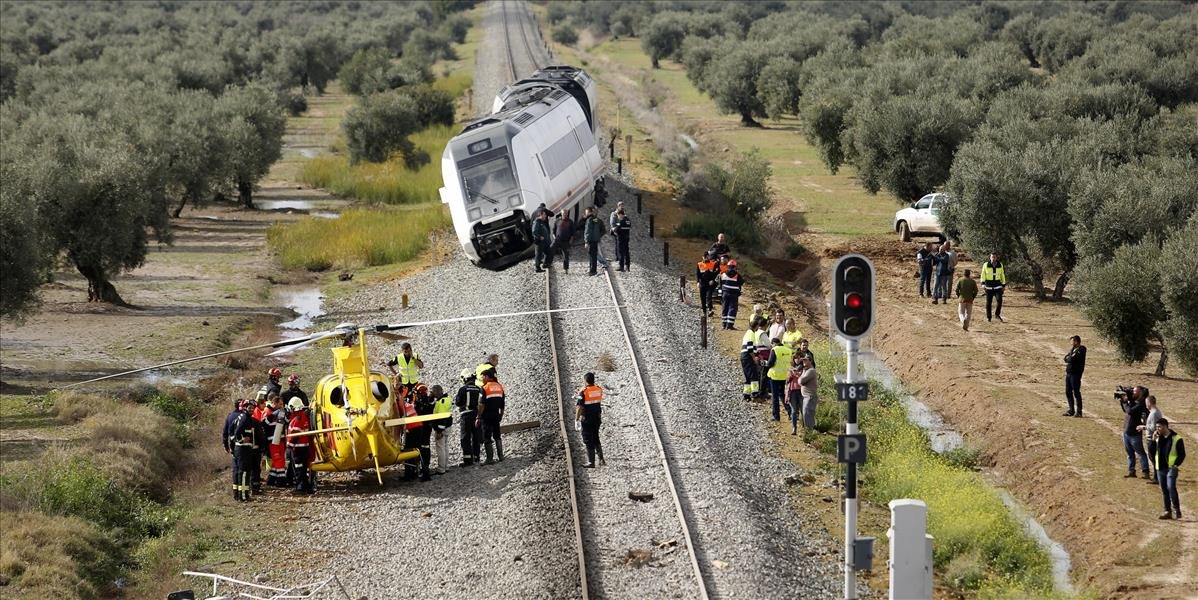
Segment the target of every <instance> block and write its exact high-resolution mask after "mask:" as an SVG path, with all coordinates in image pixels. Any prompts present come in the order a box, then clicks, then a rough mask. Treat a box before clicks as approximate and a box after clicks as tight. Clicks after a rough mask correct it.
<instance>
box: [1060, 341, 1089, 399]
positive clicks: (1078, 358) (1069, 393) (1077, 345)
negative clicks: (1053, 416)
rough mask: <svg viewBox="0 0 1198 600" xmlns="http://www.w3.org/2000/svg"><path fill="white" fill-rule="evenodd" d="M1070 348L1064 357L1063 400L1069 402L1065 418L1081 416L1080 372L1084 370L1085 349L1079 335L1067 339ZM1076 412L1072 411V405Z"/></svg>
mask: <svg viewBox="0 0 1198 600" xmlns="http://www.w3.org/2000/svg"><path fill="white" fill-rule="evenodd" d="M1069 343H1070V344H1071V345H1072V347H1070V348H1069V353H1068V354H1066V355H1065V400H1066V401H1068V402H1069V410H1068V411H1067V412H1065V416H1066V417H1081V416H1082V372H1083V371H1085V370H1086V347H1085V346H1083V345H1082V338H1081V336H1080V335H1075V336H1073V337H1071V338H1069ZM1075 402H1076V404H1077V410H1074V403H1075Z"/></svg>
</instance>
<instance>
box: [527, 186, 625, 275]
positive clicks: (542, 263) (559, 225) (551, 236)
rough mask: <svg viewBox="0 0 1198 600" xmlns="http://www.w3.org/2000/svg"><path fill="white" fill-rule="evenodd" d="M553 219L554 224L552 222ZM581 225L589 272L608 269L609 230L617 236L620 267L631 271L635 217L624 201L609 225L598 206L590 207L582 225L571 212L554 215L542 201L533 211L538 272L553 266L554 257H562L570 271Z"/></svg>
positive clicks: (618, 206) (534, 264)
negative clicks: (605, 252)
mask: <svg viewBox="0 0 1198 600" xmlns="http://www.w3.org/2000/svg"><path fill="white" fill-rule="evenodd" d="M550 218H552V219H553V223H550V222H549V219H550ZM578 227H581V228H582V237H583V244H584V246H586V249H587V259H588V266H589V270H588V274H589V275H597V274H598V268H599V266H602V267H603V268H605V269H606V268H607V258H605V257H604V256H603V250H602V248H601V242H602V241H603V236H605V235H607V234H608V232H610V233H611V234H612V236H613V237H614V238H615V258H616V270H617V271H628V270H630V269H631V268H632V254H631V251H630V250H629V241H630V239H631V237H632V219H631V217H629V216H628V213H627V211H625V210H624V203H623V202H619V203H617V204H616V208H615V210H613V211H612V212H611V215H610V216H609V217H608V222H607V225H606V226H605V225H604V223H603V219H600V218H599V211H598V210H597V209H595V208H594V207H587V208H586V210H585V211H584V212H583V217H582V223H581V224H580V225H579V224H575V223H574V220H573V219H572V218H571V217H570V213H569V211H561V212H559V213H556V214H554V212H553V211H552V210H550V209H549V208H547V207H546V206H545V205H544V204H541V205H540V206H538V207H537V209H536V210H535V211H533V222H532V243H533V268H534V269H535V270H536V272H537V273H541V272H543V271H544V270H545V269H548V268H549V267H551V266H552V265H553V258H554V256H559V257H561V261H562V270H563V271H564V272H566V273H569V272H570V244H571V243H573V241H574V236H575V235H576V233H577V231H578Z"/></svg>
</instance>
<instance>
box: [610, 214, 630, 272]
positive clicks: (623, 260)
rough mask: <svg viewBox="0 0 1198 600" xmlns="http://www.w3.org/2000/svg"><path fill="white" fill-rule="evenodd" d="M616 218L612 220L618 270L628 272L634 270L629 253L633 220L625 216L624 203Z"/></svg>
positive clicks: (615, 215)
mask: <svg viewBox="0 0 1198 600" xmlns="http://www.w3.org/2000/svg"><path fill="white" fill-rule="evenodd" d="M612 216H614V217H615V218H614V219H612V222H613V223H614V225H613V226H612V228H611V231H612V234H613V235H615V236H616V270H617V271H627V270H629V269H631V268H632V263H631V262H630V261H631V257H630V254H629V251H628V241H629V240H630V239H632V219H629V218H628V215H626V214H624V203H623V202H621V203H620V206H619V207H618V208H617V209H616V212H615V213H613V215H612Z"/></svg>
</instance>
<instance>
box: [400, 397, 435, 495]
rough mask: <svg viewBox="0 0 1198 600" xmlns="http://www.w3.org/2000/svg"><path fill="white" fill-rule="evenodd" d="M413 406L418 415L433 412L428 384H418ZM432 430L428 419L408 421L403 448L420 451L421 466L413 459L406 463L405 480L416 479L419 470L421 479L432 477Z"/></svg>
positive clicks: (404, 468)
mask: <svg viewBox="0 0 1198 600" xmlns="http://www.w3.org/2000/svg"><path fill="white" fill-rule="evenodd" d="M412 406H413V408H415V409H416V414H417V415H431V414H433V400H432V398H429V395H428V386H426V385H424V384H419V385H417V386H416V388H415V389H414V390H413V394H412ZM432 430H433V428H432V427H430V426H429V423H428V421H424V422H420V423H408V431H407V433H406V434H404V438H403V442H404V443H403V446H404V447H403V449H404V450H417V451H419V452H420V459H419V466H417V465H413V464H412V462H411V461H408V462H406V463H404V467H403V470H404V477H403V478H404V481H411V480H413V479H415V478H416V473H417V470H419V472H420V481H428V480H430V479H432V477H430V476H429V473H428V464H429V460H430V459H431V458H432V451H431V450H430V449H429V440H430V438H431V437H432Z"/></svg>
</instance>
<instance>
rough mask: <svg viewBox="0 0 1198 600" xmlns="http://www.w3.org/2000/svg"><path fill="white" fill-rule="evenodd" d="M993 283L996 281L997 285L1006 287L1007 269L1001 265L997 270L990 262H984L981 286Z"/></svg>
mask: <svg viewBox="0 0 1198 600" xmlns="http://www.w3.org/2000/svg"><path fill="white" fill-rule="evenodd" d="M993 281H997V282H998V283H999V285H1007V269H1006V267H1004V266H1003V265H998V269H995V268H994V267H993V266H992V265H991V264H990V261H986V262H985V264H983V265H982V285H983V286H985V285H986V284H987V283H989V282H993Z"/></svg>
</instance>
